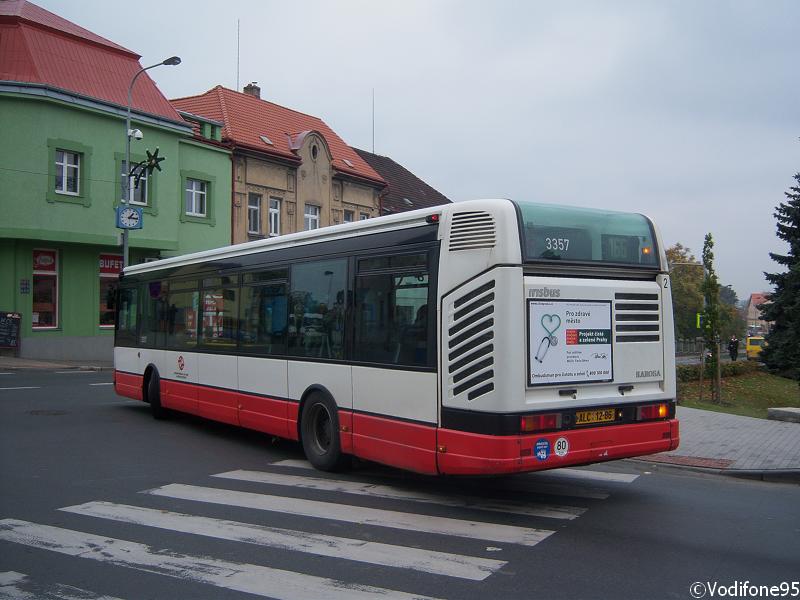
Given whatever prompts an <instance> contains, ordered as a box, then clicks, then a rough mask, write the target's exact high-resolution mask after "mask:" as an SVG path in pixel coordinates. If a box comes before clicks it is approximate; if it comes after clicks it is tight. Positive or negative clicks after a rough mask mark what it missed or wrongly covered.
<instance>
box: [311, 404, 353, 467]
mask: <svg viewBox="0 0 800 600" xmlns="http://www.w3.org/2000/svg"><path fill="white" fill-rule="evenodd" d="M300 431H301V436H302V441H303V451H304V452H305V455H306V458H307V459H308V462H310V463H311V464H312V465H313V466H314V468H316V469H319V470H320V471H338V470H340V469H342V468H343V467H344V466H345V465H346V460H347V457H346V456H345V455H343V454H342V447H341V443H340V440H339V414H338V411H337V410H336V404H335V403H334V402H333V400H331V399H330V398H327V397H325V396H323V395H322V394H320V393H312V394H311V396H310V397H309V398H308V400H307V401H306V403H305V405H304V406H303V414H302V417H301V421H300Z"/></svg>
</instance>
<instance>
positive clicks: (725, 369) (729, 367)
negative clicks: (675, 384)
mask: <svg viewBox="0 0 800 600" xmlns="http://www.w3.org/2000/svg"><path fill="white" fill-rule="evenodd" d="M758 370H759V364H758V363H756V362H752V361H746V360H740V361H736V362H724V363H722V369H721V373H722V376H723V377H736V376H737V375H745V374H747V373H755V372H756V371H758ZM703 377H704V378H707V379H711V378H712V377H714V365H713V364H711V363H706V370H705V373H704V375H703ZM675 378H676V379H677V380H678V381H682V382H685V381H698V380H699V379H700V364H699V363H698V364H694V365H677V366H676V367H675Z"/></svg>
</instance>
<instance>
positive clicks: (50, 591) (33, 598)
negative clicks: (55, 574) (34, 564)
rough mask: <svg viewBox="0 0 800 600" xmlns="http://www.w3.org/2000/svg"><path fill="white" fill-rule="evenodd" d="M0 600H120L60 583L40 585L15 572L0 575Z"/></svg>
mask: <svg viewBox="0 0 800 600" xmlns="http://www.w3.org/2000/svg"><path fill="white" fill-rule="evenodd" d="M0 599H2V600H12V599H13V600H121V599H120V598H116V597H115V596H98V595H97V594H95V593H93V592H90V591H88V590H83V589H81V588H77V587H72V586H71V585H64V584H61V583H54V584H41V583H38V582H36V581H33V580H32V579H31V578H30V577H29V576H28V575H26V574H24V573H18V572H17V571H5V572H4V573H0Z"/></svg>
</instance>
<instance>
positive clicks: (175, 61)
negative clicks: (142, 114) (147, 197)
mask: <svg viewBox="0 0 800 600" xmlns="http://www.w3.org/2000/svg"><path fill="white" fill-rule="evenodd" d="M179 64H181V59H180V58H179V57H177V56H170V57H169V58H167V59H166V60H162V61H161V62H160V63H156V64H154V65H150V66H149V67H145V68H144V69H139V70H138V71H137V72H136V75H134V76H133V79H131V84H130V85H129V86H128V112H127V115H126V117H125V185H126V190H127V193H126V194H125V198H123V199H122V203H123V204H130V203H131V201H132V200H133V185H132V182H131V179H132V175H133V173H131V136H132V135H133V134H134V132H133V130H132V129H131V104H132V102H133V85H134V84H135V83H136V80H137V79H138V78H139V75H141V74H142V73H144V72H145V71H147V70H149V69H154V68H156V67H160V66H161V65H167V66H170V67H172V66H176V65H179ZM139 139H141V134H140V136H139ZM128 262H129V261H128V230H127V229H123V230H122V267H123V268H125V267H127V266H128Z"/></svg>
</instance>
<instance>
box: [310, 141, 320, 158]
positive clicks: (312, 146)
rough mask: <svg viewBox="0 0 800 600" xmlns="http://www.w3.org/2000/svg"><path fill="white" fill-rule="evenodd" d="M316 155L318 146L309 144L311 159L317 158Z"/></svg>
mask: <svg viewBox="0 0 800 600" xmlns="http://www.w3.org/2000/svg"><path fill="white" fill-rule="evenodd" d="M317 155H319V147H318V146H317V145H316V144H312V145H311V160H317Z"/></svg>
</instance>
